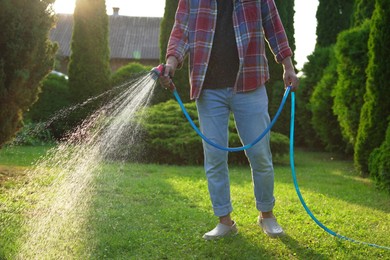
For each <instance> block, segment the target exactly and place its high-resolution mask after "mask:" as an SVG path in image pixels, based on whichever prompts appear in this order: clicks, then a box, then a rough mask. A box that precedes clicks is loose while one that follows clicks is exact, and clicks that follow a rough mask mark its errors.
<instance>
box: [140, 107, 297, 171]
mask: <svg viewBox="0 0 390 260" xmlns="http://www.w3.org/2000/svg"><path fill="white" fill-rule="evenodd" d="M184 106H185V107H186V109H187V111H188V113H189V115H190V116H191V118H192V119H193V121H194V122H195V124H197V125H198V114H197V110H196V105H195V103H194V102H191V103H186V104H185V105H184ZM140 120H141V122H142V123H141V126H142V132H143V133H142V136H143V138H142V141H141V140H140V142H142V143H143V144H142V145H141V144H138V146H139V147H142V150H143V152H144V154H143V159H144V160H146V161H147V162H153V163H167V164H178V165H181V164H202V163H203V147H202V140H201V138H200V137H199V136H198V135H197V134H196V132H195V131H194V130H193V129H192V127H191V126H190V124H189V123H188V121H187V119H186V118H185V116H184V115H183V113H182V111H181V109H180V107H179V105H178V104H177V103H176V101H174V100H169V101H167V102H164V103H159V104H157V105H154V106H152V107H149V108H147V111H146V112H145V114H144V116H143V117H142V118H140ZM229 131H230V137H229V145H230V146H231V147H237V146H242V144H241V142H240V140H239V137H238V135H237V132H236V130H235V127H234V122H233V117H231V121H230V124H229ZM259 134H260V133H259ZM139 149H141V148H139ZM271 149H272V152H273V154H274V156H275V157H277V156H283V155H285V154H287V153H288V150H289V139H288V137H286V136H285V135H282V134H279V133H271ZM229 161H230V162H231V163H234V164H247V159H246V157H245V155H244V152H235V153H230V154H229Z"/></svg>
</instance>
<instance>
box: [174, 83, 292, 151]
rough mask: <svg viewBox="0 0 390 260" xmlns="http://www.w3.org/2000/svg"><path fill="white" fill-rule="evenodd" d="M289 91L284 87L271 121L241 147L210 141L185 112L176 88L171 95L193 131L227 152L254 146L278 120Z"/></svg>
mask: <svg viewBox="0 0 390 260" xmlns="http://www.w3.org/2000/svg"><path fill="white" fill-rule="evenodd" d="M289 92H290V87H288V88H286V91H285V92H284V95H283V99H282V102H281V104H280V106H279V108H278V111H277V112H276V114H275V116H274V118H273V119H272V121H271V123H270V124H269V125H268V127H267V128H266V129H265V130H264V131H263V132H262V133H261V134H260V135H259V137H257V138H256V139H255V140H253V142H252V143H250V144H247V145H244V146H241V147H224V146H221V145H219V144H216V143H214V142H213V141H211V140H210V139H208V138H207V137H206V136H204V135H203V133H202V132H201V131H200V130H199V128H198V127H197V126H196V125H195V123H194V121H193V120H192V119H191V117H190V115H189V114H188V113H187V110H186V108H185V107H184V105H183V102H182V101H181V99H180V96H179V94H178V93H177V90H176V88H175V89H174V90H173V95H174V96H175V98H176V100H177V103H179V106H180V108H181V110H182V111H183V114H184V116H185V117H186V118H187V120H188V122H189V123H190V124H191V126H192V128H193V129H194V130H195V132H196V133H197V134H198V135H199V136H200V137H202V139H203V140H204V141H205V142H206V143H208V144H210V145H212V146H214V147H215V148H218V149H220V150H223V151H228V152H239V151H243V150H247V149H249V148H251V147H252V146H254V145H255V144H257V143H258V142H259V141H260V140H261V139H263V137H264V136H265V135H266V134H267V133H268V132H269V131H270V130H271V128H272V127H273V126H274V124H275V122H276V120H278V118H279V115H280V113H281V112H282V110H283V107H284V104H285V103H286V100H287V97H288V93H289Z"/></svg>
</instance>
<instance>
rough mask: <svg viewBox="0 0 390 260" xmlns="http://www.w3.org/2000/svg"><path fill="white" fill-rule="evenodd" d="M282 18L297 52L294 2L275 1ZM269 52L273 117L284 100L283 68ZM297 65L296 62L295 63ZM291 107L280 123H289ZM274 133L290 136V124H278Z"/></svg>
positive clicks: (281, 116) (288, 0)
mask: <svg viewBox="0 0 390 260" xmlns="http://www.w3.org/2000/svg"><path fill="white" fill-rule="evenodd" d="M275 4H276V6H277V8H278V11H279V15H280V18H281V20H282V22H283V26H284V29H285V31H286V34H287V38H288V40H289V44H290V48H291V49H292V51H293V52H294V51H295V38H294V34H295V30H294V14H295V11H294V0H275ZM266 50H267V59H268V65H269V72H270V80H269V82H268V83H267V93H268V99H269V113H270V115H271V116H273V115H275V114H276V111H277V110H278V108H279V105H280V101H281V100H282V96H283V92H284V88H283V86H284V82H283V67H282V66H281V64H277V63H276V62H275V58H274V56H273V54H272V53H271V51H270V50H269V48H266ZM294 63H295V62H294ZM289 111H290V105H289V101H288V102H287V104H286V105H285V108H284V112H283V113H282V114H281V115H280V119H279V122H288V120H289V114H290V113H289ZM273 131H276V132H279V133H283V134H288V132H289V126H288V124H283V123H278V124H275V126H274V127H273Z"/></svg>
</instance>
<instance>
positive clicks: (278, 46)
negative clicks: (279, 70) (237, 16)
mask: <svg viewBox="0 0 390 260" xmlns="http://www.w3.org/2000/svg"><path fill="white" fill-rule="evenodd" d="M261 12H262V18H263V21H262V23H263V30H264V34H265V37H266V40H267V42H268V45H269V46H270V49H271V50H272V53H273V54H274V56H275V60H276V62H279V63H280V62H281V61H282V60H284V59H285V58H287V57H290V56H292V50H291V48H290V46H289V43H288V39H287V35H286V31H285V30H284V27H283V24H282V21H281V19H280V16H279V12H278V10H277V8H276V5H275V2H274V0H262V4H261Z"/></svg>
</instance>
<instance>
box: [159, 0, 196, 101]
mask: <svg viewBox="0 0 390 260" xmlns="http://www.w3.org/2000/svg"><path fill="white" fill-rule="evenodd" d="M178 3H179V0H165V11H164V17H163V19H162V21H161V27H160V61H161V62H162V63H164V62H165V55H166V52H167V45H168V40H169V36H170V34H171V30H172V27H173V24H174V23H175V13H176V9H177V5H178ZM173 82H174V83H175V85H176V87H177V91H178V93H179V94H180V97H181V99H182V100H183V102H188V101H189V100H190V87H189V75H188V62H187V59H186V60H185V61H184V62H183V67H182V68H181V69H179V70H177V71H176V72H175V77H174V79H173ZM171 98H172V93H170V91H168V90H164V89H161V88H159V89H157V91H156V93H155V97H154V98H153V100H152V103H160V102H163V101H167V100H169V99H171Z"/></svg>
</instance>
